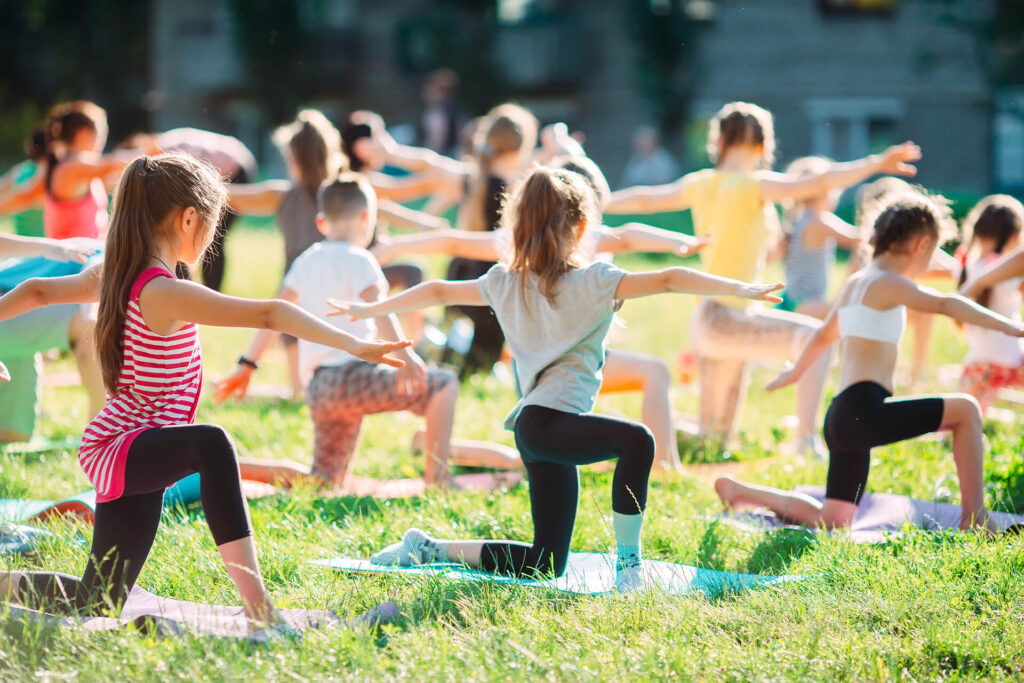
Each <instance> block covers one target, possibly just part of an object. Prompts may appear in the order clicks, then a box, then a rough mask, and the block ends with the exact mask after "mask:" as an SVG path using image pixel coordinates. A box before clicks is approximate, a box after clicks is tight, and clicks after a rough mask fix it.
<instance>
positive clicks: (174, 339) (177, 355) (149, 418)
mask: <svg viewBox="0 0 1024 683" xmlns="http://www.w3.org/2000/svg"><path fill="white" fill-rule="evenodd" d="M155 277H169V278H173V277H174V275H172V274H171V273H169V272H168V271H166V270H164V269H163V268H149V269H147V270H145V271H143V272H142V274H141V275H139V277H138V278H136V279H135V284H134V285H133V286H132V291H131V296H130V297H129V301H128V310H127V315H126V318H125V325H124V365H123V366H122V367H121V374H120V376H119V377H118V378H117V391H115V392H114V393H113V394H108V395H107V404H106V406H104V407H103V410H101V411H100V412H99V414H98V415H97V416H96V417H94V418H93V419H92V421H90V422H89V424H87V425H86V427H85V434H84V435H83V436H82V446H81V447H80V448H79V449H78V462H79V463H80V464H81V466H82V469H83V470H84V471H85V475H86V476H87V477H88V478H89V481H90V482H92V485H93V487H94V488H95V489H96V502H98V503H105V502H108V501H111V500H115V499H117V498H119V497H120V496H121V494H122V493H124V470H125V464H126V461H127V457H128V449H129V448H131V445H132V442H133V441H134V440H135V437H137V436H138V435H139V434H140V433H142V432H143V431H145V430H146V429H150V428H152V427H165V426H171V425H184V424H192V423H193V422H195V418H196V407H197V406H198V404H199V392H200V390H201V389H202V384H203V359H202V352H201V349H200V346H199V328H198V327H197V326H196V325H195V324H193V323H189V324H187V325H185V326H184V327H182V328H181V329H180V330H178V331H177V332H175V333H174V334H170V335H167V336H164V335H159V334H156V333H155V332H153V331H152V330H150V329H149V328H148V327H147V326H146V322H145V321H144V320H143V319H142V312H141V311H140V309H139V292H141V291H142V288H143V287H144V286H145V285H146V283H147V282H149V281H150V280H152V279H153V278H155Z"/></svg>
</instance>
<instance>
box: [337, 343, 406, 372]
mask: <svg viewBox="0 0 1024 683" xmlns="http://www.w3.org/2000/svg"><path fill="white" fill-rule="evenodd" d="M410 346H412V342H411V341H410V340H408V339H403V340H402V341H397V342H393V341H381V340H375V341H362V340H360V341H359V342H358V343H357V344H356V346H355V347H354V348H353V349H352V350H351V351H349V353H351V354H352V355H353V356H355V357H356V358H359V359H360V360H365V361H366V362H367V363H379V364H380V365H390V366H391V367H393V368H404V367H405V361H404V360H402V359H400V358H394V357H392V356H389V355H388V354H389V353H394V352H395V351H401V350H402V349H407V348H409V347H410Z"/></svg>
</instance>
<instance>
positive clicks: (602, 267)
mask: <svg viewBox="0 0 1024 683" xmlns="http://www.w3.org/2000/svg"><path fill="white" fill-rule="evenodd" d="M625 274H626V271H624V270H622V269H620V268H617V267H616V266H614V265H612V264H610V263H604V262H600V261H599V262H596V263H592V264H590V265H588V266H586V267H583V268H578V269H576V270H572V271H570V272H569V273H567V274H566V275H565V276H563V277H562V279H561V280H559V282H558V285H557V288H556V292H557V294H556V296H555V305H554V306H552V305H551V304H550V303H549V302H548V300H547V299H546V298H545V297H544V295H543V294H542V293H541V291H540V289H539V288H538V286H537V277H536V276H535V275H532V274H531V275H528V276H527V277H528V278H529V281H528V282H527V283H526V287H525V288H524V287H521V286H520V279H519V275H517V274H515V273H512V272H510V271H509V270H507V269H506V268H505V267H504V266H503V265H501V264H498V265H495V266H493V267H492V268H491V269H490V270H489V271H487V273H486V274H485V275H484V276H483V277H481V278H480V279H479V280H478V285H477V286H478V288H479V289H480V295H481V296H482V297H483V298H484V301H486V302H487V305H488V306H490V307H491V308H492V309H494V314H495V315H496V316H497V318H498V323H499V324H500V325H501V329H502V331H503V332H504V333H505V338H506V339H507V340H508V345H509V347H510V348H511V349H512V356H513V358H515V367H516V380H517V381H518V384H519V389H520V391H521V392H522V398H521V399H520V400H519V403H517V404H516V407H515V408H514V409H513V410H512V412H511V413H509V415H508V417H507V418H506V419H505V428H506V429H512V428H513V427H514V426H515V421H516V418H517V417H519V413H520V411H522V409H523V407H525V406H528V405H536V406H544V407H546V408H553V409H555V410H561V411H564V412H567V413H576V414H581V413H588V412H590V411H591V410H593V408H594V401H595V400H596V399H597V392H598V389H600V388H601V368H602V366H603V365H604V340H605V337H606V336H607V335H608V328H609V327H611V324H612V320H613V319H614V318H615V312H616V311H617V310H618V309H619V307H620V306H621V303H622V302H621V301H618V300H616V299H615V290H616V289H617V288H618V286H619V281H620V280H621V279H622V276H623V275H625Z"/></svg>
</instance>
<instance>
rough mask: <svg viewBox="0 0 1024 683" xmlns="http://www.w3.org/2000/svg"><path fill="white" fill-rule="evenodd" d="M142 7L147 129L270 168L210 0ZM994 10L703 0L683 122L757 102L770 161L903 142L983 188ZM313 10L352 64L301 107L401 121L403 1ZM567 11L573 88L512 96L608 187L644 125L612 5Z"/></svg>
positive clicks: (411, 116)
mask: <svg viewBox="0 0 1024 683" xmlns="http://www.w3.org/2000/svg"><path fill="white" fill-rule="evenodd" d="M152 1H153V2H154V4H155V6H156V7H155V9H156V11H154V12H153V17H154V19H153V27H152V31H153V40H152V45H153V50H154V58H153V60H152V63H153V83H154V86H153V87H154V91H155V92H156V93H157V94H156V95H155V96H154V97H155V99H156V100H157V102H158V105H159V106H157V107H156V108H155V110H154V116H153V119H154V124H155V126H156V127H158V128H168V127H172V126H177V125H198V126H208V127H211V128H214V129H217V130H221V131H224V132H229V133H235V134H237V135H239V136H240V137H242V138H243V139H244V140H246V142H248V143H250V145H251V146H253V148H254V150H255V151H256V152H257V153H258V154H259V156H261V157H263V158H264V160H270V161H272V162H273V160H274V159H276V154H275V153H274V152H273V150H272V148H271V146H270V145H269V143H268V141H267V134H268V132H269V130H270V128H271V127H272V126H273V125H276V124H277V123H279V122H271V121H265V120H262V119H261V117H260V114H259V113H258V111H257V109H256V108H255V107H254V106H253V105H252V104H251V103H250V102H247V100H246V96H245V93H244V92H237V86H236V84H237V82H238V81H239V79H240V77H241V69H243V65H242V64H241V61H240V57H239V56H238V52H237V49H236V47H235V45H234V42H233V27H232V18H231V14H230V12H228V10H227V8H226V4H225V2H223V0H152ZM572 2H575V0H563V3H572ZM994 5H995V0H951V1H949V2H937V1H933V0H900V2H899V3H898V5H897V9H896V10H895V11H894V12H893V13H892V14H891V15H888V16H867V17H864V16H861V17H847V16H843V17H826V16H824V15H823V14H822V13H821V11H820V10H819V5H818V2H816V0H757V2H750V1H748V0H718V1H717V2H715V3H714V5H713V6H714V14H713V18H712V19H711V20H710V21H709V22H707V23H705V24H703V28H702V30H701V31H700V32H699V33H698V36H697V46H696V58H695V61H696V71H697V74H698V78H697V92H696V98H695V100H694V102H693V103H692V106H691V108H690V112H689V115H690V117H691V118H692V119H694V120H702V119H706V117H707V116H709V115H710V114H711V113H713V112H714V111H715V110H716V109H717V108H718V107H719V106H721V104H723V103H725V102H728V101H731V100H737V99H741V100H748V101H752V102H756V103H758V104H760V105H762V106H764V107H766V108H768V109H769V110H771V111H772V112H773V113H774V114H775V117H776V132H777V138H778V142H779V148H780V154H779V161H780V165H781V164H784V163H786V162H787V161H789V160H792V159H793V158H795V157H796V156H801V155H804V154H808V153H825V154H830V155H831V156H834V157H836V158H848V157H850V156H853V155H859V154H863V153H867V152H868V151H874V150H873V147H878V146H880V145H882V144H883V143H885V142H886V141H890V140H891V141H899V140H903V139H907V138H913V139H914V140H916V141H917V142H919V143H920V144H921V145H922V146H923V147H924V151H925V159H924V161H923V162H922V164H921V175H920V181H921V182H922V183H924V184H926V185H932V186H935V187H940V188H943V189H964V190H973V191H984V190H986V189H987V188H988V187H989V185H990V181H991V178H990V175H991V167H992V160H991V152H990V148H991V144H990V136H991V127H992V107H993V91H992V88H991V86H990V85H989V82H988V79H987V76H986V73H985V68H984V58H985V48H986V47H987V46H986V45H985V44H984V41H982V40H979V38H978V36H977V34H976V33H975V32H974V31H973V30H972V29H971V28H970V27H972V26H978V24H979V23H980V22H982V21H983V20H985V19H987V18H988V17H989V15H990V13H991V12H992V11H994ZM574 6H575V5H574ZM327 7H328V9H327V10H326V11H324V10H321V11H320V13H318V14H315V15H313V16H311V17H310V18H309V21H311V22H320V23H325V24H330V25H335V26H337V27H339V28H343V27H349V28H353V27H354V28H356V29H357V31H356V33H357V34H358V36H359V44H358V48H359V55H360V57H359V59H360V63H361V66H360V67H359V68H357V69H355V70H354V72H352V73H351V74H350V75H349V76H348V77H347V78H346V82H345V83H343V84H339V88H338V92H337V94H332V93H331V92H330V90H329V89H328V91H327V93H328V94H327V95H325V97H324V98H323V99H322V100H321V101H317V102H310V104H311V105H313V106H320V107H322V108H323V109H324V110H325V111H326V112H327V113H328V115H329V116H332V115H333V116H340V115H341V114H342V113H343V112H345V111H348V110H351V109H353V108H367V109H373V110H376V111H378V112H380V113H381V114H382V115H383V116H384V117H385V119H386V120H387V121H388V123H389V124H391V125H393V124H400V123H413V122H414V121H415V119H416V117H417V114H418V112H419V108H420V101H419V83H418V79H416V78H415V77H412V76H410V75H408V74H405V73H402V72H401V70H400V67H399V65H398V63H397V59H396V56H397V54H398V47H399V46H398V45H397V44H396V41H397V40H398V32H397V30H396V27H397V24H398V22H399V21H400V20H401V19H402V18H404V17H407V16H409V13H410V12H412V11H414V10H415V9H416V4H415V3H409V2H407V0H375V2H372V3H368V2H356V1H355V0H337V1H336V2H335V3H329V4H328V5H327ZM572 15H573V17H574V20H575V21H578V22H579V31H578V35H579V36H580V38H579V40H580V45H579V49H580V50H582V51H584V54H585V59H586V68H585V69H584V70H583V71H582V73H581V74H580V76H579V78H578V80H577V83H576V87H574V88H566V89H564V90H563V91H561V92H557V93H555V94H533V95H524V96H523V97H521V98H520V101H522V102H523V103H524V104H526V105H528V106H530V107H531V108H533V109H534V110H535V111H536V112H537V113H538V115H539V116H540V118H541V119H542V120H547V121H550V120H567V121H569V122H570V123H571V124H573V125H574V127H576V128H579V129H581V130H583V131H584V132H585V133H586V135H587V148H588V151H589V152H590V153H591V155H592V156H593V157H594V158H595V160H596V161H597V162H598V163H599V164H601V165H602V167H603V168H604V169H605V171H606V173H607V174H608V177H609V178H610V179H611V181H612V183H613V184H614V183H615V181H616V180H617V179H618V178H619V176H620V174H621V171H622V168H623V166H624V165H625V162H626V159H627V157H628V156H629V151H630V141H631V137H632V134H633V132H634V130H635V129H636V127H637V126H639V125H641V124H644V123H649V122H650V120H651V117H650V112H649V108H648V106H647V104H646V102H645V101H644V100H643V99H642V98H641V97H640V95H639V94H638V93H637V91H636V87H635V84H634V79H635V74H636V66H635V64H636V54H635V49H636V48H635V43H634V40H633V37H632V36H631V34H630V30H629V27H628V25H626V24H625V22H626V21H627V20H628V14H627V12H626V8H625V7H624V5H623V3H621V2H617V1H615V0H594V1H593V2H587V3H585V11H578V12H573V13H572ZM536 45H537V47H536V48H534V47H531V44H530V43H526V44H525V49H524V51H523V54H524V57H523V59H522V63H519V62H517V63H516V64H515V68H516V69H517V70H519V71H522V70H523V69H529V68H530V64H531V63H532V64H533V65H534V67H535V68H536V67H538V65H539V64H540V63H539V62H538V59H537V52H538V51H539V50H540V49H541V46H540V44H539V43H538V44H536ZM330 49H345V47H344V45H341V46H337V47H335V46H330ZM496 49H501V48H496ZM502 54H506V53H505V52H502ZM481 58H484V57H483V56H482V57H481ZM548 59H549V58H548ZM225 93H228V94H225ZM872 119H876V120H875V121H874V123H872V122H871V121H872ZM669 142H670V147H672V148H673V149H674V150H675V151H677V152H683V151H687V152H688V153H687V155H686V156H687V158H688V159H690V162H691V163H690V165H691V166H693V165H695V164H697V163H701V162H703V160H702V159H701V154H699V153H694V148H696V147H698V145H696V144H692V143H691V149H690V150H684V149H683V145H682V143H681V140H680V139H677V140H673V141H669ZM278 163H279V162H278ZM272 167H273V163H272ZM277 168H278V170H279V169H280V167H279V166H278V167H277Z"/></svg>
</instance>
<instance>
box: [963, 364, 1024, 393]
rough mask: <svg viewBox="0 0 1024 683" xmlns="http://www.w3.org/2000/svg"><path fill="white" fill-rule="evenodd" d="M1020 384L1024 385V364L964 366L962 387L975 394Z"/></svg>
mask: <svg viewBox="0 0 1024 683" xmlns="http://www.w3.org/2000/svg"><path fill="white" fill-rule="evenodd" d="M1019 386H1024V365H1021V366H1019V367H1016V368H1008V367H1006V366H1005V365H997V364H995V363H971V364H969V365H965V366H964V371H963V374H962V375H961V376H960V387H961V389H963V390H964V391H966V392H967V393H969V394H971V395H973V396H981V395H984V394H987V393H991V392H995V391H998V390H999V389H1002V388H1004V387H1019Z"/></svg>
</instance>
